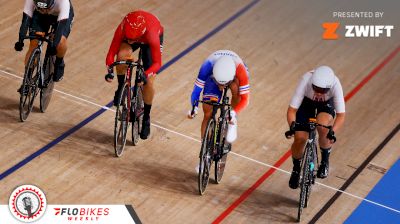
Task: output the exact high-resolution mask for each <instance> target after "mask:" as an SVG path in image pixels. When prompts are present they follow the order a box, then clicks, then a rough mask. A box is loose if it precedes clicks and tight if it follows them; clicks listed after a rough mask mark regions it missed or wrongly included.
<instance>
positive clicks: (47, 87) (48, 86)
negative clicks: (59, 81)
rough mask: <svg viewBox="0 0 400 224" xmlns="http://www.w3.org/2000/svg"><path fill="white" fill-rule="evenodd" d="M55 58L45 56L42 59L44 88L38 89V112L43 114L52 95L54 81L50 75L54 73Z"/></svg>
mask: <svg viewBox="0 0 400 224" xmlns="http://www.w3.org/2000/svg"><path fill="white" fill-rule="evenodd" d="M54 61H55V56H46V57H45V59H44V64H43V65H44V67H43V73H44V77H43V78H44V80H43V83H44V86H42V88H41V89H40V111H41V112H42V113H44V112H45V111H46V110H47V107H48V106H49V103H50V100H51V97H52V95H53V89H54V81H53V76H52V74H53V73H54Z"/></svg>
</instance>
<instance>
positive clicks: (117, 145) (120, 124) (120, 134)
mask: <svg viewBox="0 0 400 224" xmlns="http://www.w3.org/2000/svg"><path fill="white" fill-rule="evenodd" d="M128 91H130V87H129V85H128V84H125V86H124V88H123V89H122V90H121V91H120V92H119V93H118V94H119V102H118V105H117V109H116V111H115V124H114V150H115V156H116V157H120V156H122V154H123V152H124V149H125V145H126V136H127V131H128V126H129V116H128V113H129V108H130V106H129V105H128V97H129V95H130V94H128Z"/></svg>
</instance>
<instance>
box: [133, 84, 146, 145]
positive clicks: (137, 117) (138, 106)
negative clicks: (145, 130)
mask: <svg viewBox="0 0 400 224" xmlns="http://www.w3.org/2000/svg"><path fill="white" fill-rule="evenodd" d="M137 88H138V89H137V94H136V97H135V102H134V104H133V108H134V110H135V111H134V113H133V115H134V116H131V119H132V144H133V145H135V146H136V145H138V143H139V135H140V130H141V126H142V121H143V113H144V102H143V89H142V87H140V86H138V87H137Z"/></svg>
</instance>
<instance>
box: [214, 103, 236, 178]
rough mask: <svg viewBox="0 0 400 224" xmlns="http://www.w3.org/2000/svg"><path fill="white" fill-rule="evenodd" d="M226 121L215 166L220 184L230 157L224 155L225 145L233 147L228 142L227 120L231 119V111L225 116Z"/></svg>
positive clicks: (222, 123)
mask: <svg viewBox="0 0 400 224" xmlns="http://www.w3.org/2000/svg"><path fill="white" fill-rule="evenodd" d="M223 117H224V119H223V121H222V122H221V124H220V127H219V129H220V132H219V133H220V142H219V146H220V147H219V149H218V154H219V156H217V160H216V161H215V166H214V168H215V169H214V170H215V172H214V176H215V183H217V184H219V183H220V182H221V179H222V176H223V175H224V171H225V165H226V159H227V157H228V153H225V154H224V153H223V150H224V147H225V143H226V144H227V147H232V145H231V144H230V143H227V142H226V133H227V131H228V120H227V119H226V118H227V117H229V111H228V110H226V111H225V113H224V115H223Z"/></svg>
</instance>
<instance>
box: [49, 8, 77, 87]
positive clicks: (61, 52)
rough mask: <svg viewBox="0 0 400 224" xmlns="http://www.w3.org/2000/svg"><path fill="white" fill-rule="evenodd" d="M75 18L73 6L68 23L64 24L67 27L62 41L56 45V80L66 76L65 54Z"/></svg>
mask: <svg viewBox="0 0 400 224" xmlns="http://www.w3.org/2000/svg"><path fill="white" fill-rule="evenodd" d="M73 20H74V12H73V9H72V8H71V9H70V14H69V18H68V19H67V21H66V24H65V25H64V26H65V27H64V28H63V29H64V32H63V34H62V36H61V39H60V42H59V43H58V45H57V46H56V50H57V54H56V61H55V63H54V66H55V68H54V69H55V71H54V78H53V80H54V81H55V82H58V81H60V80H62V79H63V76H64V68H65V63H64V56H65V54H66V52H67V46H68V45H67V38H68V36H69V34H70V32H71V28H72V23H73Z"/></svg>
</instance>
